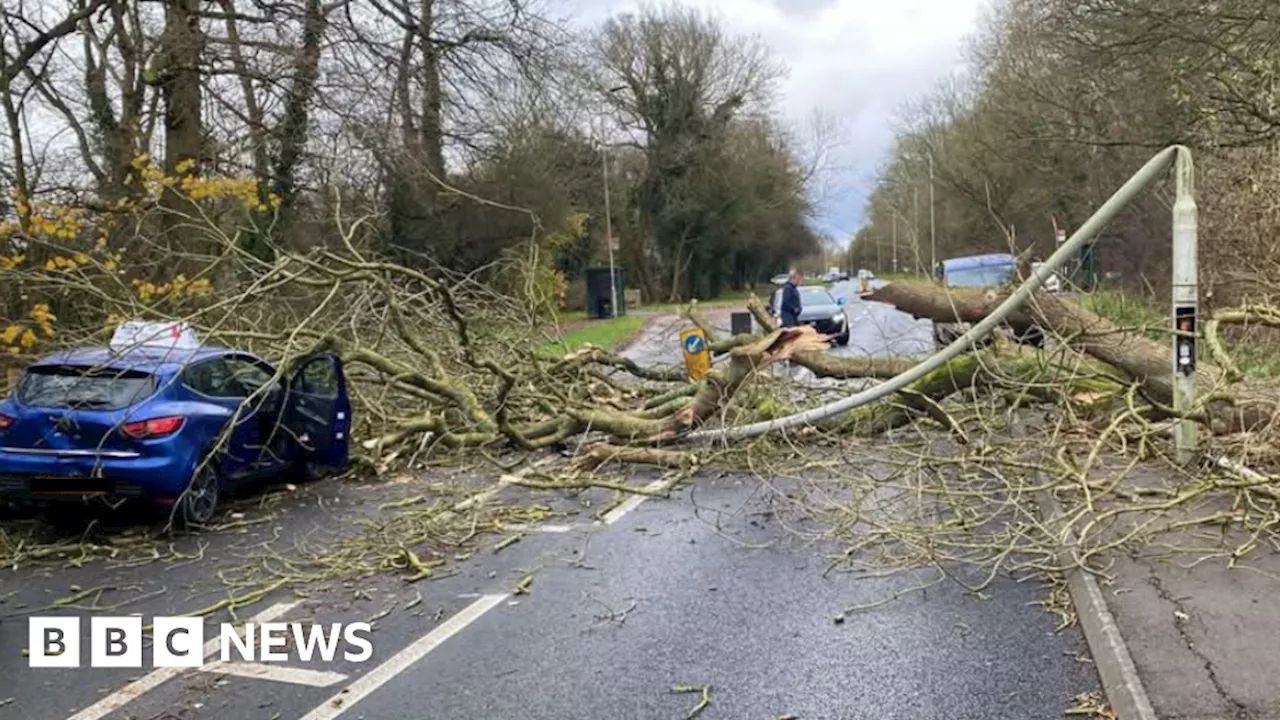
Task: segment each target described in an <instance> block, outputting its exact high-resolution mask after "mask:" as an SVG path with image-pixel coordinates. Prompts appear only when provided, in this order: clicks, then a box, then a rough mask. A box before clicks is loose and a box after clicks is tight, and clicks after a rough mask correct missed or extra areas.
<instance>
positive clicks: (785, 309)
mask: <svg viewBox="0 0 1280 720" xmlns="http://www.w3.org/2000/svg"><path fill="white" fill-rule="evenodd" d="M779 312H780V314H781V315H782V327H795V326H796V325H799V324H800V289H799V288H797V287H796V286H795V283H792V282H790V281H788V282H787V284H786V285H783V286H782V302H781V303H779Z"/></svg>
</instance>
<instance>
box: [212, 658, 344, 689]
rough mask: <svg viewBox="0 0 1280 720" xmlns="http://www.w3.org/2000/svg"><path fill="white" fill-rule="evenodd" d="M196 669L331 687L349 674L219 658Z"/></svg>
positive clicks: (273, 680)
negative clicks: (227, 660)
mask: <svg viewBox="0 0 1280 720" xmlns="http://www.w3.org/2000/svg"><path fill="white" fill-rule="evenodd" d="M195 669H198V670H199V671H200V672H207V673H213V674H215V675H235V676H236V677H244V678H252V679H254V680H271V681H272V682H282V683H292V684H294V685H310V686H311V687H329V686H330V685H335V684H337V683H340V682H342V681H343V680H346V679H347V676H346V675H343V674H342V673H336V672H326V671H323V670H307V669H304V668H295V667H289V666H287V665H268V664H266V663H257V662H222V661H221V660H219V661H217V662H212V663H209V664H208V665H205V666H204V667H201V668H195Z"/></svg>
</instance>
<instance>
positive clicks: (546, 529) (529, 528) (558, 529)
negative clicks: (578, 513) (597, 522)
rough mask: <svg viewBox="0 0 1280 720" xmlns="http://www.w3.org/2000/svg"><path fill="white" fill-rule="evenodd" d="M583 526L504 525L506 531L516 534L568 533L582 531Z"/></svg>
mask: <svg viewBox="0 0 1280 720" xmlns="http://www.w3.org/2000/svg"><path fill="white" fill-rule="evenodd" d="M582 527H583V526H581V525H526V524H524V523H511V524H510V525H504V526H503V529H504V530H515V531H516V532H542V533H567V532H573V531H574V530H578V529H581V528H582Z"/></svg>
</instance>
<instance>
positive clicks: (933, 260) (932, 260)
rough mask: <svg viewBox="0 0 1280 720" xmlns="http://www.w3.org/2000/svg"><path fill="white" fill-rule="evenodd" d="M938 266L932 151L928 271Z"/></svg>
mask: <svg viewBox="0 0 1280 720" xmlns="http://www.w3.org/2000/svg"><path fill="white" fill-rule="evenodd" d="M937 266H938V236H937V235H936V234H935V233H934V227H933V151H932V150H931V151H929V270H930V272H932V271H933V268H935V267H937Z"/></svg>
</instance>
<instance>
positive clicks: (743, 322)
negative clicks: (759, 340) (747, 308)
mask: <svg viewBox="0 0 1280 720" xmlns="http://www.w3.org/2000/svg"><path fill="white" fill-rule="evenodd" d="M729 332H730V333H732V334H734V335H750V334H751V313H745V312H736V313H733V314H732V315H730V316H729Z"/></svg>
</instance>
